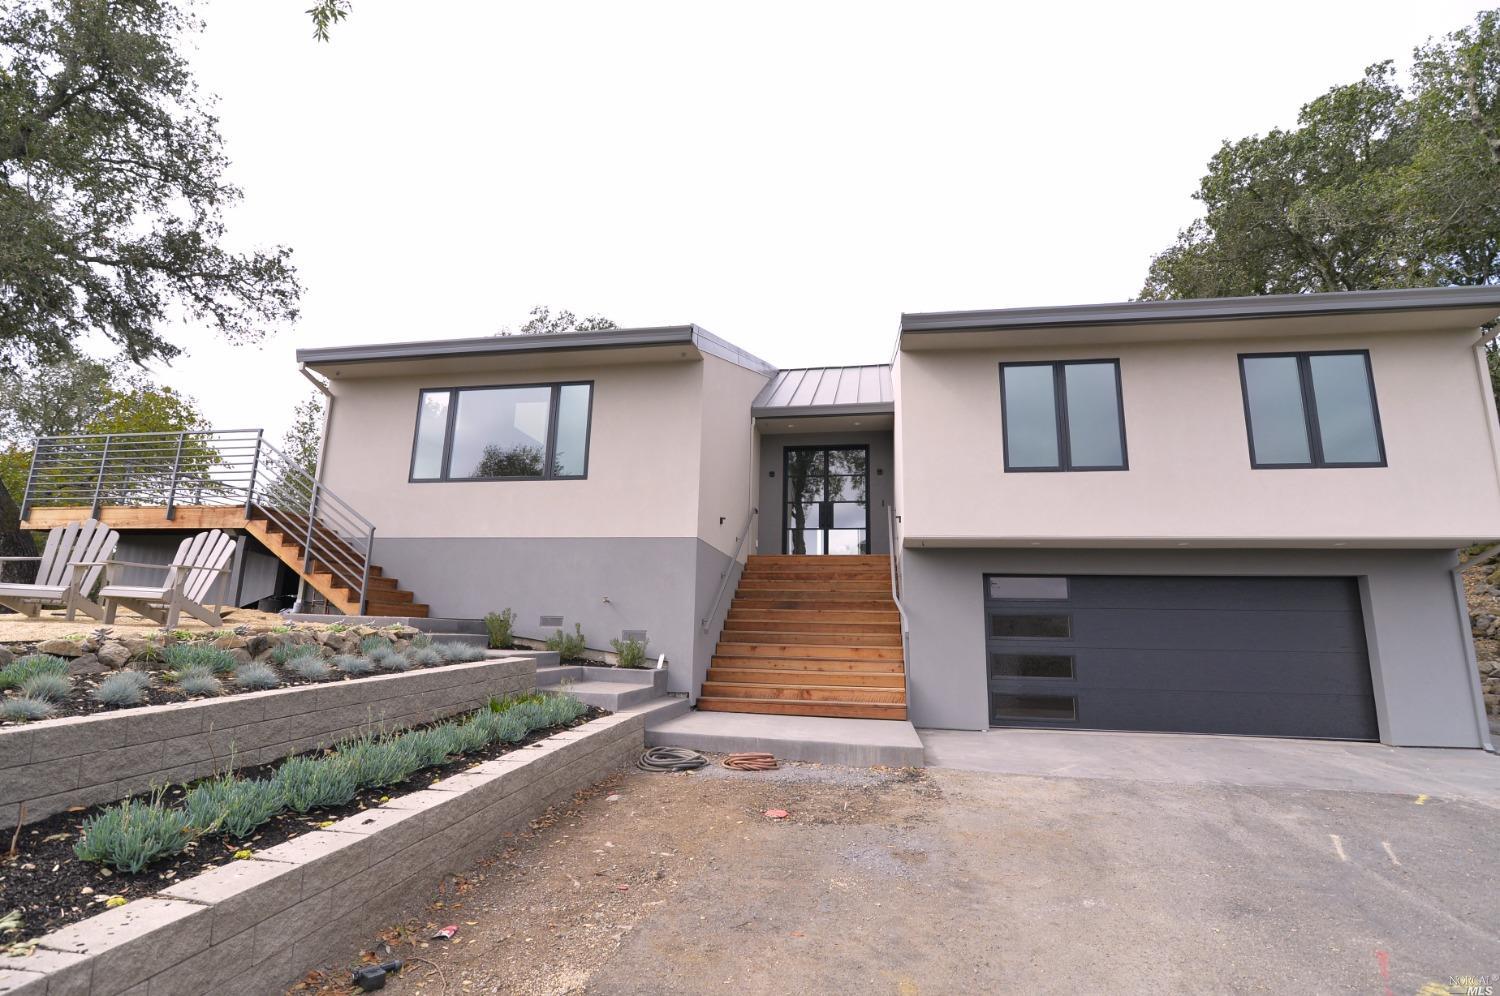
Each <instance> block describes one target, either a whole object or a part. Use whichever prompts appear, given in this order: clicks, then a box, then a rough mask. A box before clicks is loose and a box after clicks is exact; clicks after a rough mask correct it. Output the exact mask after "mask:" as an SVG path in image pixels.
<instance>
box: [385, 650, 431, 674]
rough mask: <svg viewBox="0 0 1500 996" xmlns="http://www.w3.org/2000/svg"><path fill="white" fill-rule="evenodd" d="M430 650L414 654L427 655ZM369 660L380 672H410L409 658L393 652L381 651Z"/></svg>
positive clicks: (410, 663) (410, 662)
mask: <svg viewBox="0 0 1500 996" xmlns="http://www.w3.org/2000/svg"><path fill="white" fill-rule="evenodd" d="M431 652H432V651H431V650H418V651H416V653H419V654H428V653H431ZM370 660H372V661H374V662H375V666H376V667H378V668H380V670H382V671H409V670H411V665H412V661H411V658H410V657H408V656H406V655H405V654H398V653H396V651H394V650H389V649H387V650H382V651H380V652H378V653H374V654H371V655H370Z"/></svg>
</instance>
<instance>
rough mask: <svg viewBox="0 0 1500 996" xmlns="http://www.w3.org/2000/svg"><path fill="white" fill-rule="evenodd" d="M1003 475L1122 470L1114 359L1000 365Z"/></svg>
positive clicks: (1121, 413)
mask: <svg viewBox="0 0 1500 996" xmlns="http://www.w3.org/2000/svg"><path fill="white" fill-rule="evenodd" d="M1000 407H1001V414H1002V417H1003V421H1004V433H1005V469H1006V470H1124V469H1125V468H1126V458H1125V411H1124V408H1123V407H1122V405H1121V401H1120V364H1119V361H1118V360H1076V361H1068V362H1063V363H1002V364H1001V365H1000Z"/></svg>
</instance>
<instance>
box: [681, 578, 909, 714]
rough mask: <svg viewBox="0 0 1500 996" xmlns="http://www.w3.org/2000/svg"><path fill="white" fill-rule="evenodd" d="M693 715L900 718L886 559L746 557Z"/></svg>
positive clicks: (902, 703) (899, 667)
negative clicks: (746, 559) (768, 714)
mask: <svg viewBox="0 0 1500 996" xmlns="http://www.w3.org/2000/svg"><path fill="white" fill-rule="evenodd" d="M698 708H699V709H702V710H707V711H710V712H754V713H778V714H781V715H789V716H843V717H850V718H857V719H905V718H906V662H905V658H904V656H903V654H902V649H901V616H900V613H899V612H898V611H897V609H896V603H895V602H894V601H892V599H891V561H890V557H888V556H883V555H882V556H857V557H812V556H808V557H802V556H752V557H750V558H749V560H748V561H747V563H746V564H745V572H744V574H743V575H741V577H740V584H739V588H738V590H736V591H735V595H734V601H733V603H731V605H730V607H729V616H728V618H727V620H726V621H725V623H724V630H723V633H722V634H721V635H720V637H719V645H718V647H717V648H716V649H715V652H714V657H713V661H712V663H711V664H710V666H709V670H708V676H707V678H706V679H705V680H704V682H703V689H702V692H701V694H700V695H699V697H698Z"/></svg>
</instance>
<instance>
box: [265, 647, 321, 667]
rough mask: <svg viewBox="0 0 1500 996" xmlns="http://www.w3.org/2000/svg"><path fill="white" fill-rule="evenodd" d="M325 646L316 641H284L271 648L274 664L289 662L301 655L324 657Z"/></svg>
mask: <svg viewBox="0 0 1500 996" xmlns="http://www.w3.org/2000/svg"><path fill="white" fill-rule="evenodd" d="M322 656H323V648H321V647H319V646H318V645H317V644H316V643H283V644H280V645H279V646H276V647H273V648H272V650H271V662H272V663H273V664H288V663H290V662H292V661H294V660H296V659H297V658H299V657H322Z"/></svg>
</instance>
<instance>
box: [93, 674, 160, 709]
mask: <svg viewBox="0 0 1500 996" xmlns="http://www.w3.org/2000/svg"><path fill="white" fill-rule="evenodd" d="M150 685H151V676H150V675H148V674H144V673H142V672H140V671H116V672H115V673H114V674H112V675H110V676H109V677H107V678H105V679H104V680H103V681H101V682H99V687H98V688H95V689H94V691H93V697H94V701H96V702H101V703H103V704H104V705H111V706H133V705H140V704H141V703H142V702H144V701H146V689H147V688H148V687H150Z"/></svg>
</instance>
